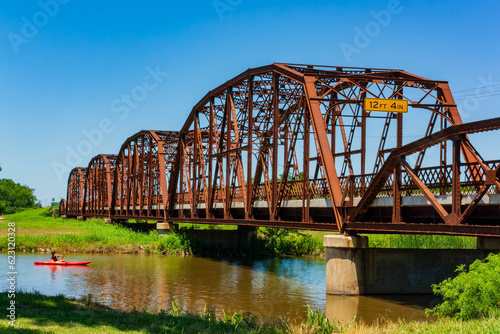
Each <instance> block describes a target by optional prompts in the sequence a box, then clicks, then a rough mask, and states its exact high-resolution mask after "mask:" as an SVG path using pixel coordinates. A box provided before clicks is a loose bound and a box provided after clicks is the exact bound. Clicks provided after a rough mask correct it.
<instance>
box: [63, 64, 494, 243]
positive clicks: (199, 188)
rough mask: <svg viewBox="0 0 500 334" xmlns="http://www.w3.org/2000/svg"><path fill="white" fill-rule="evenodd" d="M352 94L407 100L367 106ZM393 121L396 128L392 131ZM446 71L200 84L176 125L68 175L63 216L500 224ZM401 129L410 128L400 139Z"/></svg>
mask: <svg viewBox="0 0 500 334" xmlns="http://www.w3.org/2000/svg"><path fill="white" fill-rule="evenodd" d="M365 98H383V99H394V100H404V101H407V102H408V106H409V108H408V109H409V111H408V113H405V114H404V113H394V112H375V111H368V110H365V108H364V99H365ZM403 124H404V128H405V131H403ZM499 128H500V118H494V119H488V120H484V121H478V122H472V123H463V122H462V119H461V117H460V114H459V112H458V110H457V106H456V103H455V101H454V99H453V95H452V93H451V91H450V88H449V86H448V83H447V82H445V81H435V80H429V79H426V78H423V77H420V76H417V75H414V74H411V73H408V72H405V71H403V70H394V69H374V68H346V67H329V66H313V65H295V64H280V63H275V64H272V65H269V66H263V67H259V68H253V69H249V70H247V71H245V72H243V73H241V74H240V75H238V76H236V77H234V78H233V79H231V80H229V81H227V82H226V83H224V84H223V85H221V86H219V87H217V88H216V89H214V90H212V91H210V92H208V93H207V95H205V96H204V97H203V98H202V99H201V100H200V101H199V102H198V103H197V104H196V105H195V106H194V107H193V109H192V111H191V113H190V114H189V116H188V118H187V121H186V122H185V124H184V126H183V127H182V129H180V131H140V132H138V133H136V134H135V135H133V136H131V137H130V138H128V139H127V140H126V141H125V143H124V144H123V145H122V147H121V149H120V151H119V152H118V154H117V155H105V154H100V155H97V156H96V157H94V158H93V159H92V160H91V161H90V163H89V165H88V166H87V167H76V168H74V169H73V170H72V171H71V173H70V175H69V179H68V191H67V200H62V201H61V204H60V210H61V213H62V214H66V215H67V216H83V217H93V216H98V217H108V218H116V219H141V220H156V221H159V222H192V223H210V224H237V225H251V226H272V227H284V228H301V229H311V230H331V231H340V232H345V233H349V234H355V233H358V232H363V233H419V234H455V235H476V236H500V218H499V216H500V183H499V182H500V178H499V177H500V161H485V160H484V159H483V158H482V157H481V155H480V154H479V153H478V151H477V150H476V148H475V147H474V146H473V145H472V144H471V142H470V141H469V136H470V135H471V134H473V133H478V132H485V131H491V130H497V129H499ZM408 138H413V139H414V140H408Z"/></svg>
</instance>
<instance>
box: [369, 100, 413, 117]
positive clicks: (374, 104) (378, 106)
mask: <svg viewBox="0 0 500 334" xmlns="http://www.w3.org/2000/svg"><path fill="white" fill-rule="evenodd" d="M364 108H365V111H383V112H397V113H405V112H408V101H406V100H395V99H369V98H366V99H365V103H364Z"/></svg>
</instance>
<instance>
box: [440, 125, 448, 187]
mask: <svg viewBox="0 0 500 334" xmlns="http://www.w3.org/2000/svg"><path fill="white" fill-rule="evenodd" d="M445 128H446V120H445V119H444V118H441V130H444V129H445ZM439 148H440V150H439V165H440V167H441V168H440V172H439V182H440V183H441V187H440V188H439V193H440V195H446V184H447V183H448V182H447V181H448V180H447V179H446V155H447V150H446V141H442V142H441V143H440V144H439Z"/></svg>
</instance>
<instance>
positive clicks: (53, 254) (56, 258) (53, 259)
mask: <svg viewBox="0 0 500 334" xmlns="http://www.w3.org/2000/svg"><path fill="white" fill-rule="evenodd" d="M60 257H61V258H63V259H64V255H59V254H56V251H55V250H53V251H52V256H51V257H50V259H51V260H52V261H59V258H60Z"/></svg>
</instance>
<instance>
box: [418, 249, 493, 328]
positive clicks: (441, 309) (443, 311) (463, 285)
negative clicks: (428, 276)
mask: <svg viewBox="0 0 500 334" xmlns="http://www.w3.org/2000/svg"><path fill="white" fill-rule="evenodd" d="M456 272H459V274H458V276H457V277H455V278H454V279H451V278H448V279H447V280H445V281H443V282H441V283H439V284H434V285H433V286H432V288H433V290H434V293H435V294H438V295H441V296H442V297H443V300H444V301H443V303H442V304H439V305H437V306H436V307H434V308H433V309H432V310H428V311H430V312H433V313H435V314H436V315H438V316H450V317H451V316H452V317H455V318H459V319H464V320H468V319H477V318H482V317H487V316H495V315H500V254H490V255H489V256H488V257H487V258H486V259H485V260H483V261H481V260H476V261H475V262H474V263H473V264H471V265H470V267H469V271H467V270H466V269H465V265H462V266H459V267H458V268H457V270H456Z"/></svg>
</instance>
